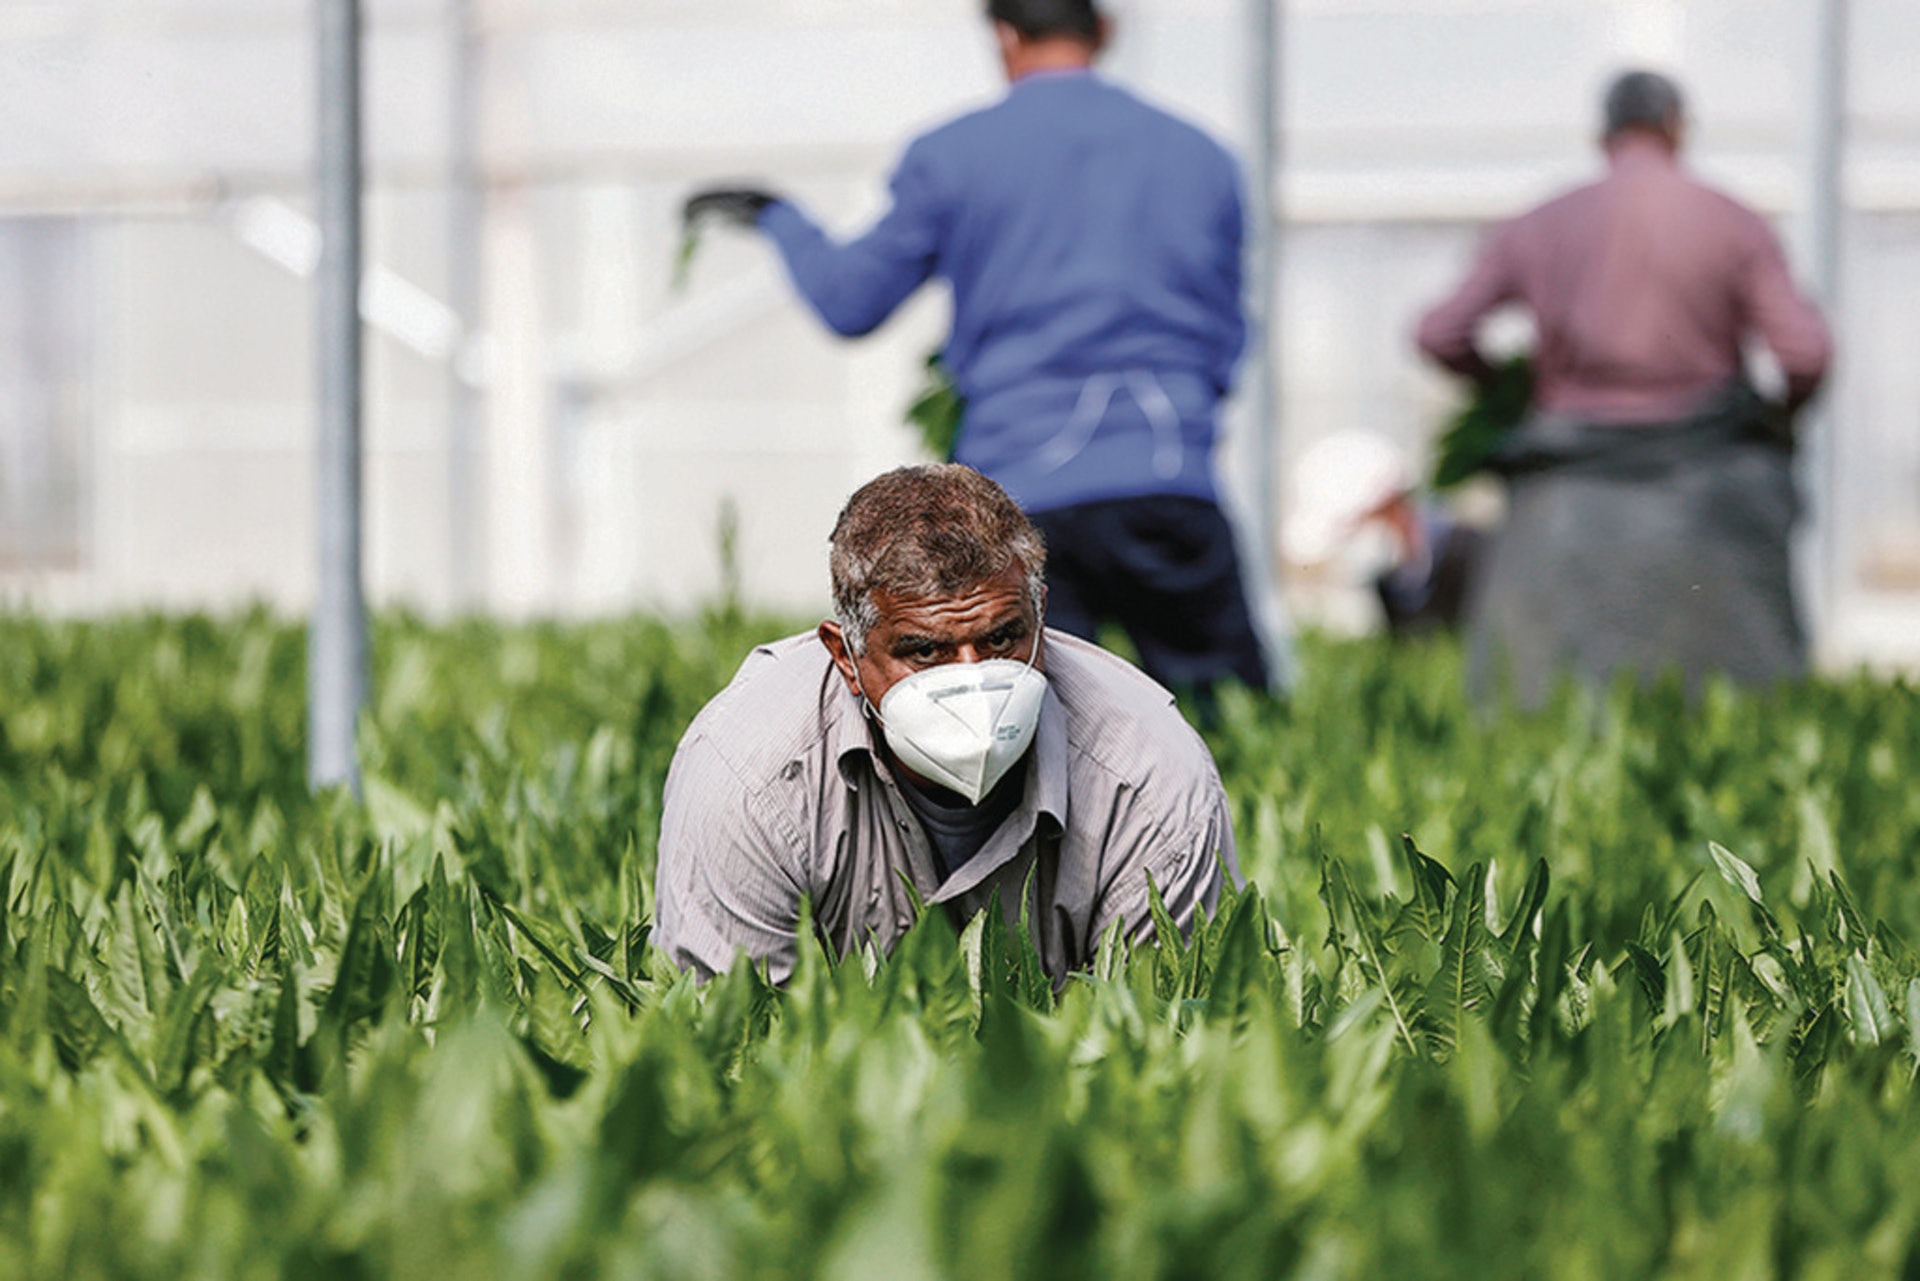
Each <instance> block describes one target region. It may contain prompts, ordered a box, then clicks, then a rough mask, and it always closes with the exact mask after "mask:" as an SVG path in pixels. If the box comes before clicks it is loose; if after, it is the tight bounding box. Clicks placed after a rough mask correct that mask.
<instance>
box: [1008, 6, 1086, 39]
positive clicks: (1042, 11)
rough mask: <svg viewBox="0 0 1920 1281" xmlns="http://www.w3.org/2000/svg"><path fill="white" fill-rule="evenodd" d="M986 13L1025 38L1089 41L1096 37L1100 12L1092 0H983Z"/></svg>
mask: <svg viewBox="0 0 1920 1281" xmlns="http://www.w3.org/2000/svg"><path fill="white" fill-rule="evenodd" d="M987 16H988V17H989V18H991V19H993V20H994V21H995V22H1004V23H1006V24H1007V25H1008V26H1010V27H1012V28H1013V29H1014V30H1015V31H1018V32H1019V33H1020V34H1021V35H1022V36H1023V37H1025V38H1026V39H1028V40H1035V39H1038V38H1040V37H1041V36H1075V37H1078V38H1079V39H1081V40H1085V41H1087V42H1088V43H1089V44H1092V43H1097V42H1098V41H1099V39H1100V16H1099V14H1098V13H1096V12H1095V11H1094V7H1093V0H987Z"/></svg>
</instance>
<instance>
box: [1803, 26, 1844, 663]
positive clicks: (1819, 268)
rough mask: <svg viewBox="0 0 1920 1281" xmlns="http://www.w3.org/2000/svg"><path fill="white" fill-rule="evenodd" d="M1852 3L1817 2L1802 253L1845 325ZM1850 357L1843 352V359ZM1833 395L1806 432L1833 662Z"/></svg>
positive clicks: (1821, 402)
mask: <svg viewBox="0 0 1920 1281" xmlns="http://www.w3.org/2000/svg"><path fill="white" fill-rule="evenodd" d="M1847 8H1848V6H1847V0H1813V19H1814V23H1815V28H1814V31H1813V41H1812V50H1813V59H1814V61H1813V66H1812V68H1811V73H1812V74H1811V85H1812V103H1811V107H1812V110H1811V111H1809V113H1808V117H1809V127H1808V130H1807V142H1806V148H1807V150H1806V178H1805V181H1806V186H1805V191H1804V202H1803V210H1804V215H1803V216H1804V225H1803V227H1802V235H1803V252H1804V253H1805V255H1806V258H1805V262H1806V264H1807V272H1808V279H1809V283H1810V285H1811V288H1812V293H1813V296H1814V299H1815V300H1816V301H1817V302H1819V304H1820V306H1821V308H1822V310H1824V311H1825V312H1826V316H1827V323H1828V324H1830V325H1832V326H1833V327H1834V328H1835V329H1836V330H1837V329H1838V328H1839V326H1840V305H1841V289H1840V264H1841V252H1840V247H1841V237H1842V224H1843V222H1844V220H1845V215H1846V191H1845V176H1844V161H1845V156H1846V117H1847ZM1843 355H1844V353H1843ZM1836 390H1837V389H1836V388H1835V387H1834V385H1833V384H1832V382H1831V381H1830V382H1829V384H1828V386H1827V389H1826V390H1825V391H1824V392H1823V393H1822V394H1821V396H1820V398H1819V399H1818V400H1816V401H1815V402H1814V403H1813V405H1812V406H1811V407H1810V408H1809V412H1808V418H1809V419H1810V421H1808V422H1807V423H1805V424H1804V425H1803V428H1802V438H1803V439H1805V440H1806V441H1807V442H1808V451H1807V453H1808V457H1807V471H1808V475H1807V477H1806V483H1807V485H1808V487H1809V488H1810V489H1811V490H1812V491H1813V501H1814V511H1815V513H1816V523H1815V526H1814V531H1813V537H1812V540H1811V541H1812V543H1813V547H1812V557H1811V559H1812V566H1811V569H1812V573H1811V577H1812V578H1813V584H1812V592H1811V593H1810V595H1811V597H1812V604H1813V607H1814V608H1813V634H1814V638H1815V653H1816V655H1825V656H1828V657H1831V654H1830V652H1829V651H1830V650H1831V648H1832V645H1833V637H1834V631H1835V625H1836V622H1837V617H1838V612H1839V607H1840V599H1841V595H1842V593H1843V590H1844V585H1845V584H1844V578H1845V572H1846V571H1845V562H1844V558H1843V556H1842V551H1843V540H1842V539H1841V537H1840V529H1839V525H1838V522H1839V517H1840V511H1841V502H1840V493H1839V484H1840V469H1839V466H1838V457H1839V453H1840V443H1839V441H1838V439H1837V433H1838V432H1839V430H1840V428H1839V425H1838V424H1839V416H1838V415H1837V414H1835V413H1834V412H1833V404H1834V393H1835V391H1836Z"/></svg>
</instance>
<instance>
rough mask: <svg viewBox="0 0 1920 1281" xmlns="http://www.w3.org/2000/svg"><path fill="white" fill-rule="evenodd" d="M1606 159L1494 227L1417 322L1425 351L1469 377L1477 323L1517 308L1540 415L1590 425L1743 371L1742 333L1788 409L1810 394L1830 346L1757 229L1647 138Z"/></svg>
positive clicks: (1760, 224) (1765, 231)
mask: <svg viewBox="0 0 1920 1281" xmlns="http://www.w3.org/2000/svg"><path fill="white" fill-rule="evenodd" d="M1609 158H1610V165H1609V170H1608V173H1607V175H1606V176H1605V177H1604V178H1602V179H1601V180H1600V181H1598V182H1595V183H1592V184H1590V185H1588V186H1584V187H1580V188H1577V189H1576V190H1573V191H1570V192H1568V193H1566V194H1565V195H1562V196H1560V197H1558V198H1556V199H1554V200H1551V201H1548V202H1547V203H1546V204H1544V205H1541V206H1539V207H1538V208H1536V209H1533V210H1530V211H1529V212H1527V213H1524V214H1522V215H1520V216H1519V217H1517V218H1514V219H1511V220H1509V221H1507V222H1504V223H1502V224H1500V225H1499V226H1498V227H1497V228H1495V229H1494V231H1493V233H1492V234H1491V235H1490V236H1489V237H1488V238H1487V240H1486V242H1485V244H1484V245H1483V246H1482V248H1481V251H1480V254H1479V257H1478V258H1477V259H1476V260H1475V262H1474V264H1473V267H1472V269H1471V270H1470V271H1469V272H1468V273H1467V276H1466V279H1465V280H1463V281H1462V282H1461V283H1460V286H1459V288H1457V289H1456V290H1454V292H1453V294H1452V296H1450V297H1448V298H1447V299H1446V300H1445V301H1443V302H1441V303H1440V304H1439V305H1438V306H1436V307H1434V308H1433V309H1432V310H1430V311H1428V312H1427V313H1426V315H1425V316H1423V317H1422V318H1421V320H1420V325H1419V330H1418V334H1417V338H1418V341H1419V344H1420V348H1421V350H1422V351H1424V352H1426V354H1427V355H1428V356H1430V357H1432V358H1433V359H1434V360H1436V361H1438V362H1439V363H1440V364H1442V365H1445V366H1446V367H1447V368H1449V369H1453V370H1455V371H1457V372H1461V373H1473V372H1476V371H1477V370H1479V369H1482V368H1484V364H1483V362H1482V357H1481V355H1480V352H1479V350H1478V348H1477V346H1476V345H1475V336H1476V333H1477V331H1478V329H1479V326H1480V322H1481V321H1482V320H1483V319H1484V318H1485V317H1486V316H1487V315H1488V314H1489V313H1490V312H1492V311H1494V310H1495V309H1497V308H1499V307H1501V306H1502V305H1504V304H1509V303H1517V304H1519V305H1521V306H1524V307H1526V308H1527V309H1528V310H1529V311H1531V312H1532V313H1533V318H1534V325H1535V329H1536V331H1537V345H1536V348H1535V351H1534V405H1535V407H1536V408H1538V409H1541V410H1545V411H1548V412H1553V413H1564V414H1567V415H1571V416H1574V417H1578V418H1583V419H1587V420H1589V421H1596V422H1627V423H1631V422H1659V421H1662V420H1665V419H1671V418H1674V417H1678V416H1681V415H1684V414H1686V413H1688V412H1690V411H1691V410H1692V409H1694V408H1695V407H1696V406H1697V405H1698V404H1699V403H1700V401H1701V399H1702V397H1703V396H1704V395H1705V394H1706V393H1708V392H1709V391H1711V390H1712V389H1714V388H1716V387H1718V386H1720V385H1722V384H1724V383H1726V382H1727V381H1728V380H1730V379H1731V378H1733V377H1734V376H1735V374H1737V373H1738V372H1739V370H1740V368H1741V344H1742V342H1743V340H1744V339H1745V338H1746V337H1747V335H1749V334H1757V335H1758V336H1759V338H1760V340H1761V342H1763V343H1764V344H1765V345H1766V347H1767V349H1768V350H1769V351H1770V352H1772V353H1773V356H1774V359H1775V360H1777V361H1778V362H1779V364H1780V367H1781V369H1782V371H1783V372H1784V373H1785V375H1786V379H1787V396H1788V400H1789V402H1790V403H1795V404H1797V403H1799V402H1800V401H1802V400H1804V399H1805V398H1806V397H1808V396H1810V395H1811V394H1812V393H1813V390H1814V388H1815V387H1817V386H1818V385H1819V382H1820V379H1821V378H1822V377H1823V376H1824V375H1825V373H1826V370H1827V365H1828V362H1829V361H1830V359H1831V358H1832V350H1833V348H1832V340H1831V338H1830V337H1829V335H1828V332H1827V326H1826V324H1825V322H1824V321H1823V320H1822V319H1821V317H1820V313H1819V311H1818V309H1816V308H1815V307H1814V305H1813V304H1812V303H1811V302H1809V301H1808V300H1807V299H1806V298H1805V297H1804V296H1803V295H1802V294H1801V293H1800V292H1799V290H1797V289H1796V288H1795V287H1794V284H1793V279H1792V277H1791V276H1790V275H1789V273H1788V271H1787V262H1786V256H1785V255H1784V254H1783V253H1782V252H1781V249H1780V243H1779V241H1778V240H1777V239H1776V238H1775V236H1774V234H1773V232H1772V230H1771V229H1770V228H1769V227H1768V226H1767V224H1766V223H1765V222H1764V221H1763V220H1762V219H1761V218H1760V216H1759V215H1758V214H1756V213H1754V212H1753V211H1752V210H1750V209H1748V208H1746V207H1745V206H1744V205H1742V204H1740V203H1739V202H1738V201H1736V200H1734V199H1732V198H1731V197H1729V196H1727V195H1724V194H1722V193H1721V192H1718V191H1715V190H1714V189H1713V188H1711V187H1707V186H1705V185H1703V184H1701V183H1699V182H1697V181H1695V180H1694V179H1693V178H1691V177H1689V176H1688V175H1687V174H1686V173H1685V172H1683V171H1682V169H1681V168H1680V165H1679V164H1678V163H1677V161H1676V160H1675V158H1674V156H1673V154H1672V152H1671V151H1670V150H1669V149H1668V148H1667V147H1665V146H1664V145H1663V144H1662V143H1660V142H1659V141H1658V140H1656V139H1654V138H1651V137H1642V136H1638V135H1632V134H1629V135H1625V136H1623V137H1622V138H1620V139H1619V140H1617V141H1616V142H1615V144H1614V146H1613V147H1612V148H1611V149H1610V151H1609Z"/></svg>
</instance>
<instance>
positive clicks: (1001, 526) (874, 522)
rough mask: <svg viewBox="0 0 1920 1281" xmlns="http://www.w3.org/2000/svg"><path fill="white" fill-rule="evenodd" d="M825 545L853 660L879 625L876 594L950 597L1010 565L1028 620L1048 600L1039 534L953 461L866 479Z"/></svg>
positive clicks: (1003, 494)
mask: <svg viewBox="0 0 1920 1281" xmlns="http://www.w3.org/2000/svg"><path fill="white" fill-rule="evenodd" d="M830 546H831V551H830V552H829V555H828V558H827V563H828V568H829V570H830V571H831V573H832V576H833V612H834V618H835V620H836V621H837V622H838V623H839V624H840V631H841V634H842V635H843V636H845V638H846V642H847V648H848V649H849V650H851V651H852V652H853V653H854V654H863V653H865V652H866V648H867V632H868V631H869V630H871V629H872V627H873V626H874V624H876V623H878V622H879V621H880V607H879V604H878V602H877V601H876V600H875V599H874V598H875V596H876V594H878V593H881V592H884V593H886V594H887V595H888V596H894V597H898V598H900V599H902V600H925V599H927V598H929V597H934V596H949V595H957V594H959V593H961V592H965V591H968V590H969V589H971V588H974V587H978V586H980V585H981V584H982V583H985V582H987V581H988V580H989V579H992V578H994V577H996V576H998V575H999V574H1001V573H1003V572H1004V571H1005V570H1006V568H1007V566H1008V565H1011V564H1018V565H1019V566H1020V568H1021V569H1022V570H1023V571H1024V572H1025V573H1026V578H1027V598H1028V600H1029V602H1030V603H1031V604H1032V606H1033V616H1034V618H1035V619H1036V620H1038V619H1039V617H1040V609H1041V603H1042V601H1044V599H1045V597H1046V590H1045V584H1046V575H1047V545H1046V542H1045V540H1044V539H1042V538H1041V536H1040V531H1039V530H1037V529H1035V528H1034V527H1033V522H1032V521H1030V520H1028V519H1027V518H1026V515H1025V514H1024V513H1023V512H1021V510H1020V508H1019V507H1018V506H1016V505H1015V504H1014V501H1013V499H1011V498H1009V497H1007V491H1006V490H1004V489H1002V488H1000V486H998V485H996V484H994V483H993V482H992V481H991V480H988V479H987V478H986V477H985V476H982V475H981V474H980V473H979V472H977V471H975V470H973V468H971V467H963V466H961V465H960V464H959V463H936V464H929V465H927V466H921V467H899V468H896V469H894V470H893V471H890V472H886V473H885V474H883V475H880V476H876V477H875V478H874V479H872V480H870V481H868V482H867V483H866V484H864V485H862V486H861V487H860V488H859V489H858V490H856V491H855V492H854V495H853V497H851V498H849V499H848V500H847V505H846V506H845V507H844V508H842V509H841V511H840V519H839V520H838V521H836V522H835V523H834V526H833V537H832V539H831V544H830Z"/></svg>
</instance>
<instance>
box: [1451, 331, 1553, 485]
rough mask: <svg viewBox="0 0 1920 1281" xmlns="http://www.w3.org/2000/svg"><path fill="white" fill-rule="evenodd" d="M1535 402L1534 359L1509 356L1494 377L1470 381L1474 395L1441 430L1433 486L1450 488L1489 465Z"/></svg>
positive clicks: (1497, 366)
mask: <svg viewBox="0 0 1920 1281" xmlns="http://www.w3.org/2000/svg"><path fill="white" fill-rule="evenodd" d="M1532 400H1533V360H1532V358H1530V357H1527V356H1513V357H1511V358H1509V359H1508V360H1506V361H1504V362H1503V363H1501V364H1499V365H1496V366H1495V367H1494V370H1493V375H1492V377H1490V378H1488V379H1486V380H1485V381H1483V382H1479V383H1476V384H1474V388H1473V395H1472V397H1471V398H1470V399H1469V400H1468V401H1467V403H1466V405H1464V406H1463V407H1462V408H1461V409H1460V410H1459V412H1457V413H1456V414H1454V416H1453V418H1452V420H1451V421H1449V422H1448V424H1447V427H1446V430H1445V431H1444V432H1442V433H1441V436H1440V445H1439V448H1438V450H1436V451H1435V452H1436V455H1437V456H1436V457H1435V459H1434V464H1433V487H1434V488H1435V489H1437V490H1444V489H1451V488H1452V487H1453V486H1455V485H1458V484H1459V483H1460V482H1461V481H1463V480H1465V479H1467V478H1468V477H1469V476H1471V475H1473V474H1474V473H1475V472H1478V471H1480V470H1481V469H1482V468H1484V467H1485V466H1486V465H1487V460H1488V459H1489V458H1491V457H1492V456H1493V451H1494V449H1495V448H1496V447H1497V446H1498V445H1499V443H1500V440H1501V438H1502V437H1503V436H1505V435H1506V434H1507V433H1508V432H1510V431H1512V430H1513V429H1514V428H1515V427H1517V426H1519V425H1520V420H1521V419H1522V418H1524V417H1526V414H1527V406H1528V405H1529V404H1530V403H1531V402H1532Z"/></svg>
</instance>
